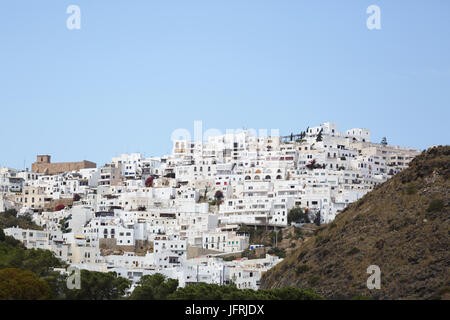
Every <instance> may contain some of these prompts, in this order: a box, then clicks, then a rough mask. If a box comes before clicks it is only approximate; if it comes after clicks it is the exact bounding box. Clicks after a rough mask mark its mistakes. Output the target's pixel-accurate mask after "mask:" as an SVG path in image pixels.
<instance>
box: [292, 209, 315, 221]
mask: <svg viewBox="0 0 450 320" xmlns="http://www.w3.org/2000/svg"><path fill="white" fill-rule="evenodd" d="M293 222H294V223H309V222H310V221H309V218H308V214H307V213H306V212H304V211H303V210H302V208H299V207H295V208H292V209H291V210H290V211H289V213H288V223H293Z"/></svg>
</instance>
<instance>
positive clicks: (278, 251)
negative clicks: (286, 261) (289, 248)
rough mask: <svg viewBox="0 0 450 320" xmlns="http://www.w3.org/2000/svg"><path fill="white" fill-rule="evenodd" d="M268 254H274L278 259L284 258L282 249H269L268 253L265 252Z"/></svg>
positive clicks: (284, 254) (284, 253)
mask: <svg viewBox="0 0 450 320" xmlns="http://www.w3.org/2000/svg"><path fill="white" fill-rule="evenodd" d="M267 253H268V254H274V255H276V256H278V257H280V258H286V251H285V250H284V249H280V248H271V249H270V250H269V251H267Z"/></svg>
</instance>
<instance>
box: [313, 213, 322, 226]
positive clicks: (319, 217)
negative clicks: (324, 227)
mask: <svg viewBox="0 0 450 320" xmlns="http://www.w3.org/2000/svg"><path fill="white" fill-rule="evenodd" d="M320 222H321V215H320V211H318V212H317V214H316V218H315V219H314V223H315V224H316V225H318V226H320Z"/></svg>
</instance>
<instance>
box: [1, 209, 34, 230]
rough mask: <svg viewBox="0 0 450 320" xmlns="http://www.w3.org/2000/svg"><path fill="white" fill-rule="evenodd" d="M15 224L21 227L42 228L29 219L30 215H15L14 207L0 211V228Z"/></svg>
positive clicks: (14, 225)
mask: <svg viewBox="0 0 450 320" xmlns="http://www.w3.org/2000/svg"><path fill="white" fill-rule="evenodd" d="M17 226H18V227H19V228H22V229H33V230H42V228H41V227H40V226H38V225H37V224H35V223H34V222H33V221H32V220H31V217H30V216H28V215H24V216H20V217H17V211H16V210H14V209H12V210H7V211H5V212H1V213H0V229H7V228H12V227H17Z"/></svg>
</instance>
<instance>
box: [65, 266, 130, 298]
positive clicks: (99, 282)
mask: <svg viewBox="0 0 450 320" xmlns="http://www.w3.org/2000/svg"><path fill="white" fill-rule="evenodd" d="M130 286H131V281H130V280H128V279H125V278H122V277H119V276H117V274H116V273H115V272H108V273H104V272H94V271H87V270H81V289H79V290H78V289H74V290H66V298H67V299H70V300H118V299H121V298H122V297H124V296H125V294H126V292H127V290H128V289H129V288H130Z"/></svg>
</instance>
